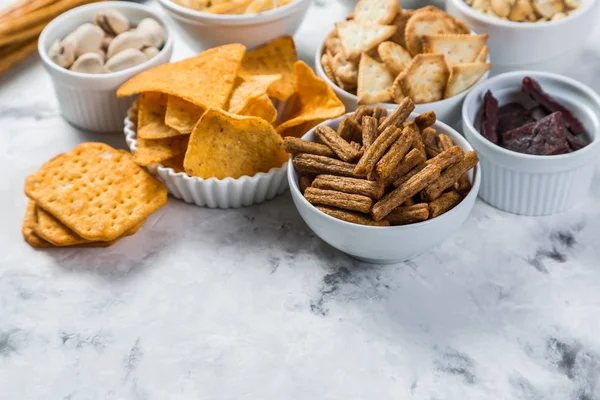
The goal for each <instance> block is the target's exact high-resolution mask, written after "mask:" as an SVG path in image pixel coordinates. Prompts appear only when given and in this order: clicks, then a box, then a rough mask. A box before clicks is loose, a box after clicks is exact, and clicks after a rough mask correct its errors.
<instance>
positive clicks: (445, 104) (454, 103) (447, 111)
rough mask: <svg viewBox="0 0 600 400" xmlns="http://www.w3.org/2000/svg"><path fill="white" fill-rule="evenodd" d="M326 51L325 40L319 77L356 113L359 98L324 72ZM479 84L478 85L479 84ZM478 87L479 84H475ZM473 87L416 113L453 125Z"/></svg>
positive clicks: (317, 57)
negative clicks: (428, 115) (432, 112)
mask: <svg viewBox="0 0 600 400" xmlns="http://www.w3.org/2000/svg"><path fill="white" fill-rule="evenodd" d="M324 51H325V40H323V43H321V46H319V47H318V48H317V51H316V53H315V67H316V71H317V75H318V76H319V77H320V78H321V79H323V80H324V81H325V82H327V84H328V85H329V86H331V88H332V89H333V91H334V92H335V94H336V95H337V97H338V98H339V99H340V100H341V101H342V103H344V105H345V106H346V111H355V110H356V109H357V108H358V97H357V96H356V95H354V94H352V93H349V92H347V91H345V90H343V89H342V88H340V87H339V86H338V85H336V84H335V82H332V81H331V80H330V79H329V78H328V77H327V74H326V73H325V71H324V70H323V66H322V65H321V55H322V54H323V52H324ZM487 62H491V61H490V57H489V56H488V59H487ZM489 74H490V71H487V72H486V73H485V74H484V75H483V76H482V77H481V79H480V80H479V82H483V81H485V80H486V79H487V78H488V76H489ZM479 82H478V83H479ZM475 85H477V83H476V84H475ZM472 88H473V87H471V88H469V89H467V90H465V91H464V92H462V93H459V94H457V95H456V96H452V97H450V98H449V99H444V100H440V101H434V102H432V103H424V104H416V106H415V112H416V113H418V114H422V113H424V112H427V111H434V112H435V115H436V116H437V119H438V120H440V121H444V122H445V123H447V124H450V125H453V124H455V123H457V122H458V121H459V120H460V108H461V106H462V103H463V100H464V99H465V97H466V96H467V93H469V91H470V90H471V89H472ZM370 105H371V106H380V107H384V108H386V109H388V110H395V109H396V107H398V104H395V103H379V104H370Z"/></svg>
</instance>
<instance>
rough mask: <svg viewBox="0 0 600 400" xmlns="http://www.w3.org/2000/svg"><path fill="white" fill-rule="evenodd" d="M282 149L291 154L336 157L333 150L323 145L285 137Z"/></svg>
mask: <svg viewBox="0 0 600 400" xmlns="http://www.w3.org/2000/svg"><path fill="white" fill-rule="evenodd" d="M283 148H284V149H285V151H287V152H288V153H291V154H297V153H308V154H316V155H319V156H325V157H336V155H335V153H334V152H333V150H331V149H330V148H329V147H327V146H325V145H324V144H319V143H315V142H309V141H308V140H302V139H299V138H296V137H293V136H286V137H285V138H284V139H283Z"/></svg>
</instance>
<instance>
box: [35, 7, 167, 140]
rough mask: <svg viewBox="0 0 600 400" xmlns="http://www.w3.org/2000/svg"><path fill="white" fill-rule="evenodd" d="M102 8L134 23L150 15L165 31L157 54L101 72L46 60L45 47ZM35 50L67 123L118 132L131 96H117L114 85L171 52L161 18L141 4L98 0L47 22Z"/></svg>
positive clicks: (92, 18) (164, 60) (87, 128)
mask: <svg viewBox="0 0 600 400" xmlns="http://www.w3.org/2000/svg"><path fill="white" fill-rule="evenodd" d="M105 8H113V9H116V10H118V11H119V12H121V13H123V14H124V15H125V16H126V17H127V18H129V20H130V21H132V22H134V23H137V22H139V21H141V20H142V19H143V18H148V17H149V18H154V19H155V20H156V21H157V22H158V23H160V24H161V25H162V26H163V28H164V29H165V33H166V37H165V44H164V45H163V48H162V49H161V51H160V53H158V54H157V55H156V56H154V57H153V58H152V59H150V60H148V61H146V62H144V63H143V64H140V65H137V66H135V67H133V68H128V69H125V70H123V71H118V72H112V73H108V74H102V75H94V74H84V73H81V72H73V71H69V70H68V69H66V68H63V67H61V66H59V65H56V64H55V63H54V62H52V60H50V58H49V57H48V48H50V46H51V45H52V43H53V42H54V41H55V40H57V39H58V40H62V39H63V38H64V37H65V36H67V35H68V34H69V33H70V32H72V31H73V30H74V29H75V28H77V27H78V26H79V25H81V24H83V23H86V22H93V21H94V15H96V12H98V11H99V10H102V9H105ZM38 52H39V54H40V57H41V59H42V63H43V65H44V68H45V69H46V71H48V74H49V75H50V78H52V83H53V84H54V91H55V92H56V97H57V98H58V103H59V105H60V108H61V111H62V115H63V117H64V118H65V119H66V120H67V121H68V122H70V123H71V124H73V125H75V126H77V127H79V128H82V129H86V130H90V131H95V132H120V131H121V130H122V129H123V119H124V118H125V116H126V115H127V109H128V108H129V107H130V106H131V99H128V98H125V99H119V98H117V95H116V91H117V88H118V87H119V86H121V85H122V84H123V83H124V82H125V81H127V80H128V79H129V78H131V77H133V76H134V75H137V74H139V73H140V72H142V71H143V70H146V69H149V68H152V67H155V66H157V65H160V64H166V63H168V62H169V60H170V59H171V55H172V54H173V37H172V35H171V33H170V30H169V27H168V25H167V24H166V22H165V20H164V19H163V18H162V17H161V16H160V15H159V14H157V13H155V12H154V11H152V10H151V9H150V8H148V7H146V6H144V5H140V4H135V3H130V2H122V1H114V2H112V1H111V2H100V3H94V4H88V5H85V6H81V7H77V8H74V9H72V10H70V11H67V12H66V13H64V14H61V15H60V16H58V17H57V18H55V19H54V20H53V21H52V22H50V23H49V24H48V25H47V26H46V28H44V30H43V31H42V33H41V35H40V39H39V42H38Z"/></svg>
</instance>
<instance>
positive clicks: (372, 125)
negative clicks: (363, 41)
mask: <svg viewBox="0 0 600 400" xmlns="http://www.w3.org/2000/svg"><path fill="white" fill-rule="evenodd" d="M412 109H414V104H412V102H411V100H410V99H406V100H405V101H403V102H402V104H400V105H399V106H398V107H397V108H396V109H395V110H394V111H393V112H391V113H389V114H388V113H387V112H385V110H384V111H383V112H382V110H383V109H377V108H373V109H371V108H369V107H367V106H361V107H360V108H359V109H358V110H357V111H356V112H355V113H352V114H346V116H344V117H340V118H337V119H334V120H329V121H326V122H325V123H323V124H321V125H319V126H317V127H316V128H315V129H313V130H312V131H310V132H309V133H307V134H306V135H305V136H304V137H303V138H302V140H300V139H296V138H286V139H285V141H284V146H285V147H286V150H288V151H289V152H290V153H292V162H291V163H289V165H288V181H289V185H290V191H291V193H292V198H293V200H294V204H295V205H296V207H297V209H298V212H299V213H300V215H301V216H302V218H303V219H304V221H305V222H306V223H307V225H308V226H309V227H310V228H311V229H312V230H313V231H314V232H315V233H316V234H317V235H318V236H319V237H321V239H323V240H324V241H326V242H327V243H329V244H330V245H332V246H333V247H335V248H337V249H339V250H341V251H343V252H345V253H348V254H350V255H352V256H353V257H356V258H358V259H361V260H364V261H367V262H373V263H394V262H400V261H403V260H406V259H409V258H411V257H414V256H416V255H418V254H421V253H423V252H426V251H427V250H428V249H430V248H432V247H434V246H436V245H437V244H438V243H440V242H442V241H443V240H444V239H446V238H447V237H449V236H450V235H451V234H452V233H454V232H455V231H456V230H458V229H459V228H460V226H461V225H462V224H463V222H464V221H465V220H466V218H467V217H468V215H469V213H470V211H471V209H472V207H473V205H474V203H475V199H476V198H477V192H478V190H479V185H480V177H479V167H478V158H477V154H475V152H474V151H472V148H471V146H470V145H469V143H468V142H467V141H466V140H465V139H464V138H463V137H461V136H460V134H458V133H457V132H456V131H454V130H453V129H452V128H450V127H449V126H447V125H445V124H443V123H441V122H436V120H435V114H434V113H432V112H428V113H424V114H416V113H412V114H411V110H412ZM377 113H379V114H384V115H377ZM409 116H410V117H411V118H412V119H411V120H409ZM377 117H379V118H377ZM358 121H361V123H360V124H359V122H358Z"/></svg>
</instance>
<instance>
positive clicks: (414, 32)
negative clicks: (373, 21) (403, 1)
mask: <svg viewBox="0 0 600 400" xmlns="http://www.w3.org/2000/svg"><path fill="white" fill-rule="evenodd" d="M457 31H458V28H457V26H456V22H455V20H454V18H452V17H451V16H449V15H448V14H446V13H443V12H440V11H419V12H415V13H414V14H413V16H412V17H410V19H409V20H408V22H407V23H406V30H405V32H404V37H405V41H406V48H407V49H408V51H410V53H411V54H412V55H413V56H414V55H417V54H420V53H422V52H423V36H425V35H436V34H444V33H456V32H457Z"/></svg>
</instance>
